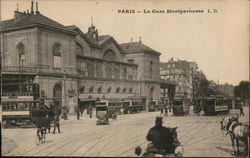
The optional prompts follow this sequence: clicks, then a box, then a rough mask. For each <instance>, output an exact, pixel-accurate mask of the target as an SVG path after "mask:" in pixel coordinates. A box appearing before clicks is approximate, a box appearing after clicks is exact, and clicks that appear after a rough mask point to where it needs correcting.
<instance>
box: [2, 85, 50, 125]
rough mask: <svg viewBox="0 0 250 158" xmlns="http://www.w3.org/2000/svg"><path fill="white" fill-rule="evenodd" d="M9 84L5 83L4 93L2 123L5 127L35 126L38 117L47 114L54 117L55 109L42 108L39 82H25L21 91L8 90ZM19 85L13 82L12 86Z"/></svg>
mask: <svg viewBox="0 0 250 158" xmlns="http://www.w3.org/2000/svg"><path fill="white" fill-rule="evenodd" d="M7 86H8V85H7V84H5V85H3V93H2V123H3V127H34V124H35V123H36V121H37V119H40V118H41V117H45V115H46V114H49V116H51V117H53V114H52V113H53V111H52V110H49V109H48V108H47V109H46V108H44V109H43V110H42V108H41V103H42V101H41V99H40V98H39V85H38V84H35V83H34V84H23V85H22V88H21V91H20V89H18V88H17V89H18V90H17V89H16V90H15V91H8V90H6V89H7V88H9V87H7ZM18 86H19V85H18V84H16V86H15V85H14V84H11V87H14V89H15V88H16V87H18ZM6 87H7V88H6Z"/></svg>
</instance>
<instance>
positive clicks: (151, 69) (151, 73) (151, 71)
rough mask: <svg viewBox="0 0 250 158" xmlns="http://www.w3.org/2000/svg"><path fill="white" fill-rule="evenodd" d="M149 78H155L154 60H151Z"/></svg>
mask: <svg viewBox="0 0 250 158" xmlns="http://www.w3.org/2000/svg"><path fill="white" fill-rule="evenodd" d="M149 78H150V79H152V78H153V62H152V61H150V66H149Z"/></svg>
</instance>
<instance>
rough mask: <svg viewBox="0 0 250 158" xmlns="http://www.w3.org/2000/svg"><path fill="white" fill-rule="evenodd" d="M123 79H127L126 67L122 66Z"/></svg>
mask: <svg viewBox="0 0 250 158" xmlns="http://www.w3.org/2000/svg"><path fill="white" fill-rule="evenodd" d="M123 79H124V80H126V79H127V69H126V68H123Z"/></svg>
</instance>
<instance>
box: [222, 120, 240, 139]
mask: <svg viewBox="0 0 250 158" xmlns="http://www.w3.org/2000/svg"><path fill="white" fill-rule="evenodd" d="M233 123H234V122H232V123H231V124H230V123H229V124H228V125H227V127H226V129H227V134H228V133H230V134H232V135H233V138H236V137H235V134H234V133H233V131H234V129H235V128H236V127H237V126H240V125H241V123H240V122H235V123H234V124H233ZM230 127H231V130H230V129H229V128H230ZM227 134H226V135H227Z"/></svg>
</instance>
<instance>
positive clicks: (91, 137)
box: [2, 107, 249, 157]
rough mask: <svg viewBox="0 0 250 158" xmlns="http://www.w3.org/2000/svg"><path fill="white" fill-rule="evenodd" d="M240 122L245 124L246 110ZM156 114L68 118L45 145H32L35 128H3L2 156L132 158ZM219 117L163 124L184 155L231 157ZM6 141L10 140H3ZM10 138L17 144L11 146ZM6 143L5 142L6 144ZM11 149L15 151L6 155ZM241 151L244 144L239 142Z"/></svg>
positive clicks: (170, 120)
mask: <svg viewBox="0 0 250 158" xmlns="http://www.w3.org/2000/svg"><path fill="white" fill-rule="evenodd" d="M244 111H245V116H244V117H240V121H241V122H247V121H248V118H249V115H248V108H246V107H245V108H244ZM158 115H159V112H151V113H140V114H130V115H122V116H121V115H119V117H118V119H117V120H111V121H110V125H99V126H97V125H96V119H95V118H92V119H90V118H89V117H87V116H86V115H85V116H83V117H81V120H76V117H75V116H71V117H70V118H69V120H66V121H64V120H62V121H61V130H62V133H61V134H58V133H56V134H47V135H46V142H45V143H44V144H40V145H36V144H35V135H36V134H35V133H36V129H34V128H30V129H3V138H4V139H3V151H2V154H3V155H5V156H7V155H8V156H17V155H22V156H135V154H134V149H135V147H136V146H138V145H140V146H141V147H142V148H143V150H144V149H145V147H146V145H147V140H146V139H145V136H146V134H147V132H148V130H149V128H150V127H152V126H153V125H154V121H155V117H156V116H158ZM220 119H221V116H168V117H164V125H165V126H169V127H175V126H177V127H178V128H177V132H178V137H179V139H180V141H181V142H182V143H183V144H184V156H188V157H193V156H198V157H232V155H231V141H230V138H229V136H223V135H222V132H221V131H220V124H219V121H220ZM6 138H9V139H6ZM10 139H13V140H14V141H15V143H16V147H15V145H14V146H13V145H9V144H10V143H12V144H13V142H12V141H8V140H10ZM6 141H7V142H6ZM10 148H12V149H13V148H14V150H12V151H11V152H9V150H10ZM240 149H241V151H242V150H243V144H242V143H240Z"/></svg>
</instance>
